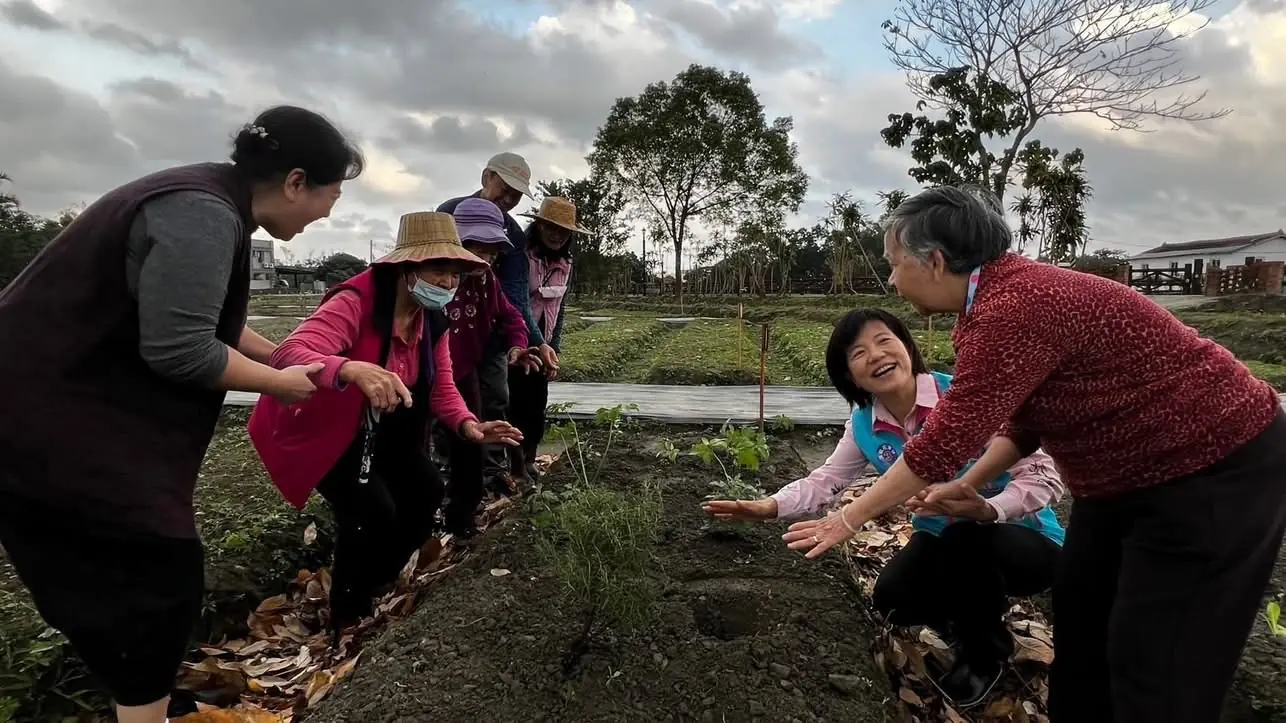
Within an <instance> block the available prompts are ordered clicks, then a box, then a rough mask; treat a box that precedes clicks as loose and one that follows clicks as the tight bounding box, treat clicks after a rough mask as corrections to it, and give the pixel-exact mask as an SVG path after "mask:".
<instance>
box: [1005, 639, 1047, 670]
mask: <svg viewBox="0 0 1286 723" xmlns="http://www.w3.org/2000/svg"><path fill="white" fill-rule="evenodd" d="M1014 643H1016V645H1017V648H1018V650H1017V652H1015V653H1014V662H1015V663H1026V662H1032V663H1040V664H1041V665H1051V664H1053V662H1054V649H1053V648H1052V647H1050V646H1048V645H1046V644H1045V643H1043V642H1042V641H1040V640H1037V639H1036V638H1029V637H1027V636H1025V635H1015V636H1014Z"/></svg>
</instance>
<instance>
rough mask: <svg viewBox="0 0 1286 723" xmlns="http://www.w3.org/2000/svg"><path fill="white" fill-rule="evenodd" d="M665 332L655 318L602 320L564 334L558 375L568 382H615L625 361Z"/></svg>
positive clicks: (640, 354) (629, 359) (639, 352)
mask: <svg viewBox="0 0 1286 723" xmlns="http://www.w3.org/2000/svg"><path fill="white" fill-rule="evenodd" d="M666 333H667V329H666V327H665V325H664V324H662V323H661V322H659V321H656V320H655V319H613V320H612V321H601V322H597V323H594V324H590V325H589V326H587V327H585V328H583V329H580V330H578V331H574V332H572V333H570V334H566V335H565V336H564V337H563V353H562V356H561V358H560V364H561V367H562V370H561V372H560V378H561V379H562V380H563V381H568V382H617V381H625V380H624V379H622V378H621V376H622V373H623V371H624V370H625V368H626V365H627V364H629V363H630V362H631V361H632V360H634V359H635V358H637V357H640V356H642V355H644V354H646V353H647V352H648V350H650V349H651V348H653V347H654V346H655V345H656V344H657V342H658V340H660V339H661V338H663V337H664V336H665V335H666Z"/></svg>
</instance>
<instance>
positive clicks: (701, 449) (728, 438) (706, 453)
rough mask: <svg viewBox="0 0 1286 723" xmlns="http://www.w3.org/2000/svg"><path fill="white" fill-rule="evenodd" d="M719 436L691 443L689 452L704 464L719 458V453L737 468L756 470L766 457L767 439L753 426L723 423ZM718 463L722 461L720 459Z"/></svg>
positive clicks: (767, 452)
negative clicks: (735, 425) (736, 425)
mask: <svg viewBox="0 0 1286 723" xmlns="http://www.w3.org/2000/svg"><path fill="white" fill-rule="evenodd" d="M719 434H720V436H718V437H712V438H703V439H702V440H701V441H700V442H697V443H696V444H694V445H692V449H691V450H689V452H688V453H689V454H691V455H692V456H694V457H696V458H698V459H700V460H701V461H702V462H705V463H706V464H710V463H711V462H713V461H715V460H717V459H719V457H720V455H723V456H726V457H728V458H729V459H730V460H731V461H732V463H733V466H735V467H736V468H737V469H744V470H749V471H751V472H758V471H759V468H760V466H762V464H763V463H764V461H766V460H767V459H768V457H769V456H770V455H771V452H770V451H769V449H768V439H767V437H765V436H764V435H763V433H762V432H760V431H759V430H757V429H755V428H754V427H734V426H732V425H731V424H728V423H726V422H725V423H724V425H723V427H721V428H720V429H719ZM719 463H720V465H722V464H723V462H722V461H721V460H720V462H719Z"/></svg>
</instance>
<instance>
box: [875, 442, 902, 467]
mask: <svg viewBox="0 0 1286 723" xmlns="http://www.w3.org/2000/svg"><path fill="white" fill-rule="evenodd" d="M875 455H876V456H877V457H879V458H880V461H881V462H883V463H884V464H893V463H894V462H896V461H898V453H897V451H896V450H894V449H893V445H891V444H889V443H888V442H885V443H884V444H881V445H880V448H879V449H877V450H875Z"/></svg>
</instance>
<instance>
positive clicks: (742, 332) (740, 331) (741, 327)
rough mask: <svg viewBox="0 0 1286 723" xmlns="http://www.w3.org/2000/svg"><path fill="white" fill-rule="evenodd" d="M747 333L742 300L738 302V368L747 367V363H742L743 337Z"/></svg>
mask: <svg viewBox="0 0 1286 723" xmlns="http://www.w3.org/2000/svg"><path fill="white" fill-rule="evenodd" d="M745 335H746V325H745V323H744V322H743V321H742V304H741V302H737V368H738V369H744V368H745V364H743V363H742V355H741V348H742V346H744V344H743V342H744V341H745V339H744V338H743V337H745Z"/></svg>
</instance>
